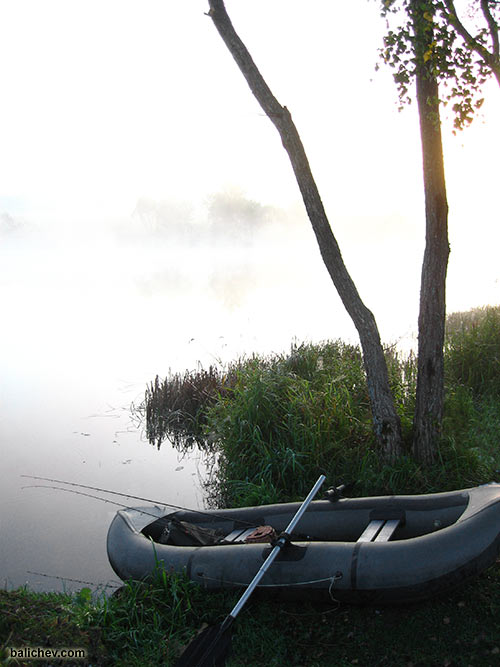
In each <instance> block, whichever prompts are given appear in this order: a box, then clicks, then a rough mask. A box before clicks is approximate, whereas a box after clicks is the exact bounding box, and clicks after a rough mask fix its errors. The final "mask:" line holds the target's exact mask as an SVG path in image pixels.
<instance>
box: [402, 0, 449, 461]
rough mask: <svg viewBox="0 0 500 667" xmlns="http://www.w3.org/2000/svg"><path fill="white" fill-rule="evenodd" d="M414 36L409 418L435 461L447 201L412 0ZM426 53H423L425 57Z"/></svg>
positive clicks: (425, 31) (427, 39)
mask: <svg viewBox="0 0 500 667" xmlns="http://www.w3.org/2000/svg"><path fill="white" fill-rule="evenodd" d="M411 11H412V19H413V27H414V33H415V37H416V47H415V48H416V56H417V70H416V82H417V103H418V112H419V117H420V135H421V140H422V158H423V174H424V191H425V219H426V245H425V253H424V261H423V265H422V278H421V286H420V313H419V318H418V375H417V395H416V405H415V416H414V422H413V428H414V432H413V454H414V456H415V458H417V459H418V460H420V461H422V462H423V463H427V464H428V463H431V462H432V461H434V459H435V454H436V446H437V441H438V438H439V435H440V432H441V423H442V418H443V408H444V355H443V346H444V327H445V316H446V297H445V285H446V271H447V266H448V255H449V252H450V249H449V245H448V204H447V201H446V184H445V176H444V163H443V148H442V142H441V126H440V120H439V90H438V84H437V81H436V78H435V76H434V75H433V70H432V57H431V55H430V54H429V49H431V48H432V47H431V44H432V21H429V18H428V14H427V16H424V11H425V5H424V8H423V9H422V2H421V1H420V0H411ZM424 54H426V55H427V58H425V56H424Z"/></svg>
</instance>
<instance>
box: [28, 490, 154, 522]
mask: <svg viewBox="0 0 500 667" xmlns="http://www.w3.org/2000/svg"><path fill="white" fill-rule="evenodd" d="M21 488H22V489H54V490H55V491H66V493H75V494H76V495H77V496H86V497H87V498H95V500H100V501H101V502H103V503H110V504H111V505H116V506H117V507H123V508H124V509H126V510H131V509H135V510H136V511H139V512H140V513H141V514H147V515H148V516H152V517H154V518H155V519H158V518H159V517H158V515H157V514H153V513H152V512H148V511H147V510H143V509H138V508H137V507H130V505H124V504H123V503H117V502H116V500H109V499H108V498H101V497H100V496H94V495H92V494H91V493H84V492H83V491H75V490H74V489H63V488H62V487H61V486H49V485H48V484H30V485H29V486H22V487H21Z"/></svg>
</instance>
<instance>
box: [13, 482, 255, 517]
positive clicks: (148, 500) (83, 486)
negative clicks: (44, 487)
mask: <svg viewBox="0 0 500 667" xmlns="http://www.w3.org/2000/svg"><path fill="white" fill-rule="evenodd" d="M21 477H26V478H27V479H36V480H41V481H42V482H53V483H55V484H67V485H68V486H76V487H79V488H81V489H89V490H90V491H99V492H100V493H109V494H111V495H113V496H121V497H122V498H132V499H133V500H141V501H143V502H145V503H151V504H153V505H164V506H165V507H172V508H173V509H176V510H184V511H185V512H195V513H196V514H204V515H206V516H209V517H212V518H216V519H219V520H220V519H225V520H227V521H237V522H238V523H240V524H243V525H246V526H252V527H253V525H254V524H253V523H250V522H248V521H243V520H242V519H239V518H236V517H234V516H229V515H227V514H226V515H223V516H221V515H219V514H215V513H214V512H207V511H205V510H195V509H190V508H189V507H182V506H181V505H173V504H172V503H166V502H164V501H163V500H152V499H151V498H142V497H141V496H133V495H132V494H131V493H120V492H119V491H110V490H109V489H101V488H99V487H97V486H89V485H87V484H77V483H76V482H66V481H65V480H62V479H51V478H50V477H36V476H35V475H21ZM60 490H61V491H65V490H69V489H60ZM82 495H84V494H83V493H82ZM99 500H104V498H100V499H99ZM108 502H112V501H108ZM116 504H119V503H116ZM127 509H128V508H127Z"/></svg>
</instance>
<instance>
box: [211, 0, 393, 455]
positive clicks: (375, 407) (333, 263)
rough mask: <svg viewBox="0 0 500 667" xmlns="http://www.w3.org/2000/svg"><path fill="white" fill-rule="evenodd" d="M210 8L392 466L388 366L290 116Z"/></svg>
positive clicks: (219, 10)
mask: <svg viewBox="0 0 500 667" xmlns="http://www.w3.org/2000/svg"><path fill="white" fill-rule="evenodd" d="M209 5H210V11H209V12H208V15H209V16H210V17H211V18H212V20H213V22H214V24H215V27H216V28H217V30H218V32H219V34H220V36H221V37H222V39H223V40H224V42H225V44H226V46H227V47H228V49H229V51H230V53H231V55H232V56H233V58H234V59H235V61H236V63H237V64H238V67H239V68H240V70H241V72H242V74H243V76H244V77H245V79H246V80H247V83H248V85H249V86H250V89H251V91H252V93H253V94H254V95H255V97H256V98H257V101H258V102H259V104H260V105H261V107H262V109H263V110H264V111H265V113H266V115H267V116H268V117H269V118H270V120H271V121H272V122H273V124H274V125H275V127H276V129H277V130H278V132H279V134H280V137H281V141H282V143H283V146H284V148H285V150H286V152H287V153H288V156H289V158H290V162H291V163H292V167H293V171H294V173H295V177H296V179H297V183H298V185H299V188H300V192H301V194H302V199H303V200H304V204H305V207H306V210H307V214H308V216H309V220H310V222H311V225H312V227H313V230H314V233H315V235H316V239H317V241H318V245H319V249H320V252H321V256H322V258H323V261H324V263H325V266H326V268H327V270H328V272H329V274H330V277H331V279H332V281H333V283H334V285H335V287H336V289H337V292H338V293H339V296H340V298H341V300H342V303H343V304H344V306H345V308H346V310H347V312H348V313H349V315H350V316H351V319H352V320H353V322H354V325H355V327H356V329H357V331H358V334H359V337H360V341H361V347H362V350H363V360H364V365H365V370H366V376H367V383H368V391H369V395H370V402H371V409H372V414H373V424H374V430H375V435H376V437H377V439H378V441H379V442H380V444H381V445H382V448H383V453H384V456H385V458H386V459H388V460H390V461H393V460H394V459H396V458H397V457H398V456H399V455H400V454H401V453H402V436H401V422H400V419H399V417H398V414H397V412H396V408H395V406H394V400H393V396H392V393H391V390H390V387H389V376H388V371H387V364H386V361H385V356H384V350H383V348H382V343H381V341H380V334H379V331H378V328H377V324H376V322H375V318H374V316H373V314H372V312H371V311H370V310H369V309H368V308H367V307H366V306H365V304H364V303H363V301H362V300H361V297H360V296H359V294H358V291H357V289H356V286H355V285H354V282H353V281H352V278H351V276H350V275H349V272H348V271H347V268H346V266H345V264H344V260H343V259H342V255H341V253H340V249H339V246H338V244H337V241H336V239H335V236H334V234H333V232H332V229H331V227H330V223H329V221H328V218H327V216H326V213H325V209H324V207H323V203H322V201H321V197H320V195H319V192H318V188H317V186H316V183H315V181H314V178H313V175H312V172H311V168H310V166H309V162H308V159H307V156H306V153H305V150H304V146H303V145H302V141H301V139H300V136H299V133H298V132H297V128H296V127H295V124H294V123H293V121H292V117H291V115H290V112H289V111H288V109H287V108H286V107H285V106H281V105H280V104H279V102H278V101H277V100H276V98H275V97H274V95H273V94H272V92H271V90H270V89H269V87H268V85H267V84H266V82H265V81H264V79H263V77H262V75H261V74H260V72H259V70H258V69H257V66H256V65H255V63H254V62H253V60H252V57H251V56H250V53H249V52H248V50H247V48H246V47H245V45H244V44H243V42H242V41H241V39H240V38H239V37H238V35H237V34H236V32H235V30H234V28H233V26H232V23H231V21H230V19H229V16H228V15H227V12H226V9H225V7H224V3H223V2H222V0H209Z"/></svg>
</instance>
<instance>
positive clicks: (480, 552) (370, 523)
mask: <svg viewBox="0 0 500 667" xmlns="http://www.w3.org/2000/svg"><path fill="white" fill-rule="evenodd" d="M299 505H300V503H286V504H276V505H264V506H259V507H245V508H239V509H224V510H214V511H211V512H197V511H183V510H181V511H176V512H170V513H168V511H167V509H166V507H160V506H154V507H138V508H128V509H124V510H120V511H118V512H117V514H116V516H115V517H114V519H113V521H112V523H111V525H110V528H109V531H108V539H107V549H108V557H109V561H110V563H111V566H112V568H113V569H114V571H115V572H116V574H117V575H118V576H119V577H120V578H121V579H123V580H128V579H136V580H142V579H146V578H148V577H149V576H150V575H151V574H152V573H153V572H154V570H155V569H156V567H157V566H158V565H160V566H161V567H163V568H164V569H165V570H167V571H172V570H174V571H177V572H181V571H184V572H186V574H187V576H188V577H189V578H190V579H191V580H192V581H194V582H197V583H199V584H200V585H202V586H204V587H206V588H207V589H220V588H231V587H244V586H247V585H248V584H249V582H250V581H251V580H252V578H253V576H254V575H255V573H256V572H257V571H258V569H259V567H260V566H261V565H262V563H263V561H264V560H265V559H266V557H267V556H268V555H269V553H270V551H271V548H272V543H273V541H275V539H276V536H279V535H280V532H281V531H284V530H285V527H286V526H287V524H288V522H289V521H290V519H291V518H292V517H293V515H294V513H295V512H296V511H297V509H298V507H299ZM499 551H500V484H497V483H494V482H492V483H490V484H485V485H483V486H479V487H475V488H471V489H464V490H461V491H453V492H446V493H435V494H427V495H406V496H379V497H373V498H339V499H338V498H335V497H333V498H332V500H317V501H313V502H312V503H311V504H310V505H309V508H308V509H307V511H306V512H305V514H304V515H303V517H302V518H301V520H300V523H299V525H298V526H297V528H296V530H295V532H294V533H293V534H292V535H291V538H290V542H289V544H287V546H286V547H285V548H283V549H282V551H281V553H280V554H279V555H278V557H277V558H276V560H275V561H274V563H273V564H272V566H271V567H270V568H269V570H268V571H267V572H266V574H265V576H264V578H263V579H262V581H261V583H260V585H259V589H261V590H262V591H263V592H269V593H271V594H272V595H278V594H288V595H290V596H293V597H299V598H304V599H313V598H321V597H326V598H328V597H330V598H332V599H338V600H345V601H347V602H354V603H374V604H382V603H389V604H393V603H409V602H415V601H418V600H423V599H426V598H429V597H432V596H435V595H439V594H441V593H444V592H446V591H448V590H449V589H451V588H453V587H454V586H456V585H457V584H460V583H461V582H463V581H465V580H466V579H468V578H470V577H472V576H474V575H476V574H478V573H479V572H481V571H482V570H484V569H485V568H487V567H489V566H491V565H492V564H493V563H495V561H496V559H497V557H498V555H499Z"/></svg>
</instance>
